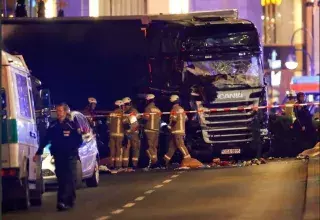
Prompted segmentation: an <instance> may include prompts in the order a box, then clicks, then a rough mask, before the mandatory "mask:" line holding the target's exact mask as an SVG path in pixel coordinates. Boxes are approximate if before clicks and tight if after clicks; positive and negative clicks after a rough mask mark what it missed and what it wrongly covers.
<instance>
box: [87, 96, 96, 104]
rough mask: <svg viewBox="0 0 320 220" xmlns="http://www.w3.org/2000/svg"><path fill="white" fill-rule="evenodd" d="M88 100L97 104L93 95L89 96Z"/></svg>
mask: <svg viewBox="0 0 320 220" xmlns="http://www.w3.org/2000/svg"><path fill="white" fill-rule="evenodd" d="M88 102H89V103H90V104H91V103H94V104H97V100H96V99H95V98H93V97H90V98H88Z"/></svg>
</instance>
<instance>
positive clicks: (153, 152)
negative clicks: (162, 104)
mask: <svg viewBox="0 0 320 220" xmlns="http://www.w3.org/2000/svg"><path fill="white" fill-rule="evenodd" d="M154 99H155V96H154V95H153V94H148V95H147V96H146V102H147V106H146V108H145V114H144V115H143V119H144V121H145V125H144V132H145V134H146V137H147V146H148V148H147V150H146V151H147V155H148V157H149V159H150V163H151V164H150V168H156V167H157V162H158V156H157V155H158V141H159V130H160V119H161V111H160V109H159V108H158V107H157V106H156V105H155V100H154Z"/></svg>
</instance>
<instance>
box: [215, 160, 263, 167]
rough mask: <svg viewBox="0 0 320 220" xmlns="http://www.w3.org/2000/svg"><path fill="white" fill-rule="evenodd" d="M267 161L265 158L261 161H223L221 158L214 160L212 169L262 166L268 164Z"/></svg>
mask: <svg viewBox="0 0 320 220" xmlns="http://www.w3.org/2000/svg"><path fill="white" fill-rule="evenodd" d="M266 163H267V161H266V160H265V159H263V158H261V159H257V158H255V159H252V160H248V161H238V162H236V161H222V160H221V159H220V158H214V159H213V161H212V164H211V166H212V167H227V166H233V167H246V166H255V165H260V164H266Z"/></svg>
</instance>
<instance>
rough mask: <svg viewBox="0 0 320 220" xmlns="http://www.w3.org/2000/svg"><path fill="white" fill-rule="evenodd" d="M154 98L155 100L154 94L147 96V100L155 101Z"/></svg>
mask: <svg viewBox="0 0 320 220" xmlns="http://www.w3.org/2000/svg"><path fill="white" fill-rule="evenodd" d="M154 98H155V95H153V94H148V95H146V100H151V99H154Z"/></svg>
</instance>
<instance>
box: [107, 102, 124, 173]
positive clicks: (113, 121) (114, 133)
mask: <svg viewBox="0 0 320 220" xmlns="http://www.w3.org/2000/svg"><path fill="white" fill-rule="evenodd" d="M115 105H116V109H115V110H114V111H113V112H112V113H111V114H110V141H109V147H110V162H109V164H108V166H109V168H110V169H114V168H116V169H120V168H121V166H122V162H121V157H122V142H123V137H124V129H123V110H122V106H123V102H122V100H117V101H116V102H115Z"/></svg>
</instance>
